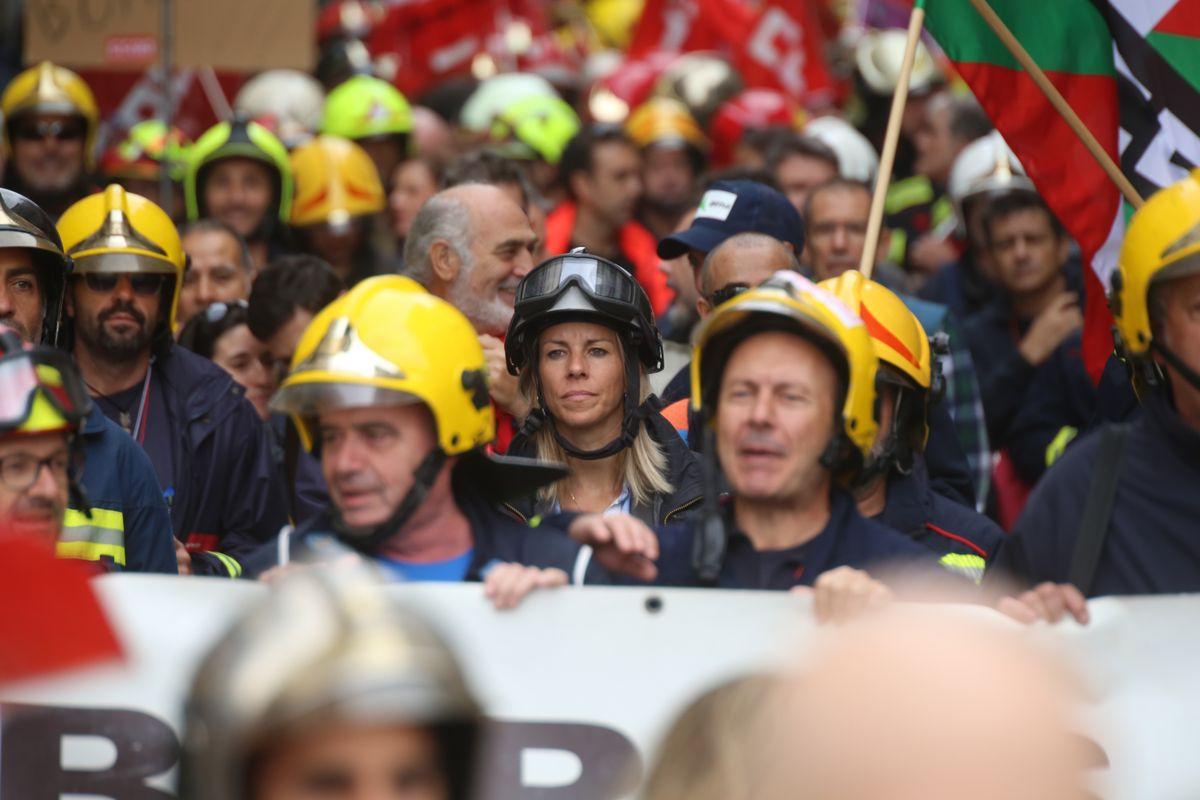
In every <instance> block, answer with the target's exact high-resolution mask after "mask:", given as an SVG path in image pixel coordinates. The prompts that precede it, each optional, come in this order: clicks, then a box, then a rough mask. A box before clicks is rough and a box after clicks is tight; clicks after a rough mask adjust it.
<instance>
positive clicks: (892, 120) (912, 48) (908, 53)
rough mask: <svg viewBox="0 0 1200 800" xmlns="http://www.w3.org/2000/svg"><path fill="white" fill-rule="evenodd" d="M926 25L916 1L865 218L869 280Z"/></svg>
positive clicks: (861, 266) (862, 266) (863, 265)
mask: <svg viewBox="0 0 1200 800" xmlns="http://www.w3.org/2000/svg"><path fill="white" fill-rule="evenodd" d="M924 24H925V0H916V2H915V3H914V4H913V12H912V17H910V18H909V20H908V39H907V40H906V41H905V43H904V58H903V60H902V61H901V62H900V80H899V81H898V82H897V84H896V92H895V94H893V95H892V110H891V111H890V112H889V114H888V124H887V132H886V133H885V134H884V137H883V152H882V153H880V154H879V172H878V173H876V175H875V194H874V195H872V197H871V212H870V216H869V217H868V218H867V237H866V241H864V242H863V252H862V258H861V259H860V260H859V262H858V271H859V272H861V273H862V274H863V275H865V276H866V277H868V278H869V277H871V272H872V271H873V270H874V269H875V250H876V249H877V248H878V247H879V232H880V230H881V229H882V227H883V201H884V199H885V198H886V196H887V190H888V184H889V182H890V181H891V178H892V167H893V165H894V164H895V162H896V144H897V143H898V142H899V141H900V119H901V117H903V116H904V105H905V103H906V102H907V101H908V80H909V77H910V76H911V75H912V68H913V59H914V58H915V56H916V53H917V41H918V40H919V39H920V37H921V28H922V27H923V26H924Z"/></svg>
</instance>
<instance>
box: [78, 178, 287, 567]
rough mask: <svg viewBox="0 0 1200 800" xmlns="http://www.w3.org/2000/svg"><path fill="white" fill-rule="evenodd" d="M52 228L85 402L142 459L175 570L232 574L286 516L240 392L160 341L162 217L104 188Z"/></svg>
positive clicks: (167, 306) (267, 452) (174, 286)
mask: <svg viewBox="0 0 1200 800" xmlns="http://www.w3.org/2000/svg"><path fill="white" fill-rule="evenodd" d="M58 230H59V233H60V235H61V236H62V240H63V244H64V246H65V249H66V250H67V253H68V255H70V256H71V257H72V258H73V260H74V269H73V273H72V279H71V281H70V285H69V286H68V288H67V291H66V297H65V313H66V316H67V317H68V318H69V323H70V324H69V326H68V330H67V332H66V335H65V337H64V344H65V346H67V347H68V348H69V349H70V350H71V352H72V354H73V355H74V356H75V360H76V362H77V363H78V364H79V368H80V371H81V372H82V374H83V379H84V381H85V383H86V385H87V388H88V391H89V392H90V393H91V395H92V396H93V397H94V398H95V402H96V404H97V406H99V408H100V409H101V410H102V411H103V412H104V414H105V415H106V416H107V417H108V418H109V419H111V420H113V421H114V422H117V423H118V424H119V425H120V426H121V427H122V428H124V429H125V430H126V431H127V432H128V433H129V434H130V435H131V436H132V437H133V438H134V440H135V441H136V442H137V443H138V444H139V445H141V447H142V449H143V450H145V451H146V454H147V455H148V456H149V457H150V461H151V463H153V465H154V470H155V473H156V474H157V476H158V483H159V485H160V487H161V490H162V494H163V498H164V499H165V500H166V502H167V505H168V507H169V509H170V514H171V523H172V526H173V530H174V534H175V538H176V539H177V540H178V541H179V542H180V543H181V544H180V546H179V547H180V548H181V549H180V551H179V553H178V555H179V559H180V571H181V572H193V573H201V574H213V575H221V576H225V577H233V578H236V577H240V576H241V574H242V566H241V563H240V561H239V558H241V557H243V556H244V555H245V554H246V553H248V552H251V551H253V550H254V549H255V548H257V546H258V545H259V543H260V542H261V541H264V540H266V539H268V538H269V537H271V536H274V535H275V533H276V532H278V530H279V529H280V527H282V526H283V525H284V524H285V523H286V522H287V514H286V510H287V499H286V497H285V494H284V488H283V482H282V480H281V479H280V476H279V474H278V470H277V469H276V468H275V464H274V461H273V459H272V455H271V448H270V442H269V440H268V438H267V434H266V430H265V428H264V427H263V426H262V424H261V422H260V420H259V418H258V414H257V413H256V412H255V410H254V408H253V406H251V405H250V403H249V402H248V401H247V400H246V399H245V397H244V396H243V390H242V389H241V388H240V387H239V386H237V385H236V383H235V382H234V381H233V379H232V378H231V377H230V376H229V375H228V374H227V373H226V372H225V371H224V370H222V369H221V368H220V367H218V366H216V365H215V364H213V363H212V362H210V361H208V360H207V359H205V358H201V357H200V356H197V355H195V354H193V353H190V352H188V351H186V350H184V349H183V348H180V347H179V346H177V345H176V344H175V343H174V341H173V340H172V336H171V332H172V330H173V329H174V327H175V311H176V308H177V305H178V302H179V289H180V276H181V275H182V273H183V261H184V255H183V248H182V245H181V243H180V240H179V234H178V232H177V231H176V230H175V226H174V224H173V223H172V222H171V220H170V218H169V217H168V216H167V215H166V213H165V212H163V210H162V209H160V208H159V207H158V206H156V205H155V204H154V203H152V202H150V201H149V200H147V199H146V198H144V197H141V196H139V195H135V194H129V193H127V192H125V190H124V189H122V188H121V187H120V186H119V185H116V184H113V185H111V186H109V187H108V188H107V189H105V191H104V193H103V194H97V195H93V196H91V197H88V198H85V199H83V200H81V201H80V202H78V203H76V204H75V205H74V206H72V207H71V208H69V209H68V210H67V212H66V213H65V214H63V217H62V219H61V220H60V221H59V225H58Z"/></svg>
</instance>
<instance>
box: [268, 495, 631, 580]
mask: <svg viewBox="0 0 1200 800" xmlns="http://www.w3.org/2000/svg"><path fill="white" fill-rule="evenodd" d="M454 500H455V502H456V503H457V505H458V508H459V510H460V511H462V512H463V514H464V515H465V516H466V518H467V521H468V522H469V523H470V526H471V536H472V537H473V539H474V540H475V545H474V549H473V552H472V554H471V563H470V565H469V566H468V568H467V575H466V580H469V581H478V580H481V579H482V577H483V573H484V571H485V570H486V568H487V567H488V566H489V565H490V564H492V563H496V562H513V563H518V564H524V565H526V566H530V567H542V568H548V567H556V568H558V569H561V570H562V571H563V572H565V573H567V575H568V576H569V577H570V578H571V580H572V582H576V580H577V579H578V578H580V577H582V578H583V579H584V580H583V581H579V582H584V581H586V582H587V583H608V582H609V580H608V574H607V573H606V572H605V570H604V568H603V567H601V566H600V565H599V564H597V563H593V562H592V561H591V560H590V558H589V553H586V552H583V549H582V548H581V547H580V545H579V544H577V543H576V542H575V541H573V540H572V539H570V538H569V537H568V536H567V535H566V532H565V531H564V530H559V529H557V528H554V527H553V526H552V523H551V522H547V521H543V522H542V523H541V524H539V525H538V526H537V527H536V528H531V527H529V526H528V525H526V524H524V523H522V522H518V521H517V520H515V519H513V518H512V517H510V516H508V515H507V514H505V513H503V512H501V511H499V510H497V509H496V508H495V506H493V505H492V504H490V503H488V502H487V501H485V500H484V499H483V497H482V496H481V495H480V494H479V493H478V492H477V491H476V490H475V489H474V488H472V487H470V486H468V485H466V482H465V481H461V480H456V481H455V482H454ZM335 530H336V526H335V525H334V519H333V513H332V509H326V510H325V511H324V512H322V513H321V514H319V515H317V516H316V517H314V518H312V519H311V520H309V521H308V522H307V523H306V524H304V525H302V526H300V527H299V528H297V529H295V530H292V529H291V528H287V529H285V530H283V531H280V533H279V535H277V536H276V537H275V538H274V539H273V540H272V541H270V542H268V543H267V544H265V545H262V546H261V547H259V548H258V550H257V551H256V552H255V553H254V554H253V555H252V556H251V557H250V558H248V559H246V561H245V567H246V572H247V574H248V575H250V576H251V577H255V576H257V575H260V574H262V573H263V572H265V571H266V570H268V569H270V568H271V567H273V566H276V565H278V564H280V563H282V562H283V559H282V558H281V555H282V554H283V553H284V552H285V551H286V552H287V554H288V555H287V560H288V561H304V560H308V559H311V558H313V557H314V556H317V558H318V559H319V558H320V554H321V553H322V552H328V551H329V549H330V548H329V541H330V540H331V539H336V538H337V534H336V533H335ZM285 540H286V541H285ZM333 549H334V550H335V551H336V550H338V549H340V548H333ZM341 552H345V551H344V550H341Z"/></svg>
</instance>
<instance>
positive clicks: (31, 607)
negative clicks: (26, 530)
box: [0, 535, 121, 684]
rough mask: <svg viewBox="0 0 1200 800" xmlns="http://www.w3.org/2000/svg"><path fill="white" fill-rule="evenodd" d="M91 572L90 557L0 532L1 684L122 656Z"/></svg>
mask: <svg viewBox="0 0 1200 800" xmlns="http://www.w3.org/2000/svg"><path fill="white" fill-rule="evenodd" d="M93 574H95V570H94V567H93V566H92V565H91V564H90V563H88V562H83V561H73V560H63V559H57V558H55V557H54V553H53V551H52V550H50V549H49V548H47V547H46V546H44V545H43V544H42V543H40V542H37V541H34V540H31V539H29V538H27V537H24V536H12V535H4V536H3V537H2V538H0V606H2V607H3V608H5V609H6V610H7V613H5V614H0V642H3V643H4V645H3V647H0V684H6V683H11V682H14V681H18V680H23V679H26V678H34V677H38V676H41V675H45V674H47V673H50V672H56V671H59V670H63V669H68V668H72V667H80V666H85V665H89V664H93V663H98V662H103V661H109V660H113V659H119V658H120V657H121V646H120V644H119V643H118V642H117V637H116V635H115V634H114V633H113V631H112V628H111V627H109V624H108V620H107V619H106V618H105V616H104V610H103V609H102V608H101V607H100V603H99V601H97V600H96V596H95V595H94V594H93V593H92V587H91V584H90V583H89V582H88V579H89V577H90V576H91V575H93Z"/></svg>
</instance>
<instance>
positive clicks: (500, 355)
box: [479, 333, 529, 421]
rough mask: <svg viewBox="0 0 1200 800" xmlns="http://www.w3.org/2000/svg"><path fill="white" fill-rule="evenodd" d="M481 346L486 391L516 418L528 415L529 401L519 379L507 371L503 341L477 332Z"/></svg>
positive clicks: (523, 417)
mask: <svg viewBox="0 0 1200 800" xmlns="http://www.w3.org/2000/svg"><path fill="white" fill-rule="evenodd" d="M479 344H480V346H481V347H483V358H484V360H485V361H487V368H488V393H489V394H490V395H491V396H492V400H493V401H495V403H496V405H498V406H500V407H501V408H502V409H504V410H505V411H507V412H508V413H509V414H510V415H512V417H513V418H514V419H516V420H518V421H519V420H523V419H525V417H527V416H529V403H528V402H527V401H526V400H525V397H524V396H523V395H522V394H521V391H520V388H519V385H518V384H519V380H518V378H517V376H516V375H511V374H509V372H508V361H507V360H506V358H505V355H504V342H502V341H500V340H499V339H497V338H496V337H495V336H490V335H488V334H486V333H481V334H479Z"/></svg>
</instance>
